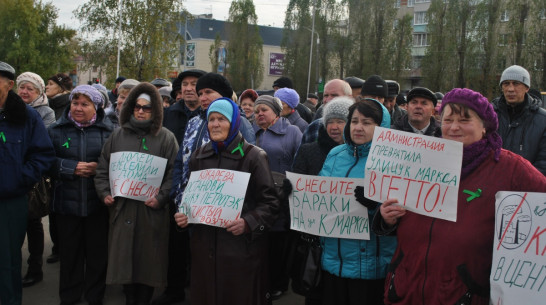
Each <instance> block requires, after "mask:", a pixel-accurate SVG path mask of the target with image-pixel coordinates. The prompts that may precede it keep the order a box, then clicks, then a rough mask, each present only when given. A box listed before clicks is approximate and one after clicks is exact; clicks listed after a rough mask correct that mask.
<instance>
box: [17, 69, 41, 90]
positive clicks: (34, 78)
mask: <svg viewBox="0 0 546 305" xmlns="http://www.w3.org/2000/svg"><path fill="white" fill-rule="evenodd" d="M24 83H31V84H32V85H34V87H36V89H38V95H42V94H44V92H45V84H44V80H43V79H42V78H41V77H40V75H38V74H36V73H32V72H25V73H23V74H21V75H19V76H18V77H17V87H19V86H20V85H22V84H24Z"/></svg>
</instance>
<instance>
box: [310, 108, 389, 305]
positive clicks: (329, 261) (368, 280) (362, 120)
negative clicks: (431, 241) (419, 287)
mask: <svg viewBox="0 0 546 305" xmlns="http://www.w3.org/2000/svg"><path fill="white" fill-rule="evenodd" d="M325 110H326V109H325ZM347 118H348V123H347V124H346V125H345V127H344V130H343V137H344V138H345V144H342V145H339V146H336V147H335V148H334V149H332V150H331V151H330V153H329V154H328V156H327V157H326V161H325V162H324V166H323V167H322V170H321V171H320V173H319V175H320V176H328V177H350V178H364V175H365V165H366V160H367V159H368V154H369V152H370V148H371V144H372V138H373V133H374V130H375V127H377V126H381V127H384V128H389V127H390V121H391V118H390V115H389V111H388V110H387V108H385V106H383V104H381V103H380V102H379V101H377V100H374V99H370V98H366V99H363V100H361V101H358V102H356V103H355V104H353V105H352V106H351V107H350V108H349V115H348V117H347ZM363 204H364V205H365V206H366V207H367V208H368V213H369V217H370V219H371V218H372V216H373V214H374V212H375V210H376V206H375V204H374V203H373V202H370V203H363ZM321 244H322V247H323V252H322V269H323V271H324V272H323V273H322V274H323V276H324V277H323V283H324V291H323V303H322V304H347V305H349V304H350V305H352V304H381V298H382V295H383V283H384V281H385V275H386V273H387V267H388V264H389V261H390V260H391V257H392V254H393V253H394V249H395V247H396V239H395V238H394V237H390V236H389V237H379V236H377V235H375V234H374V233H373V232H370V239H369V240H359V239H344V238H332V237H321Z"/></svg>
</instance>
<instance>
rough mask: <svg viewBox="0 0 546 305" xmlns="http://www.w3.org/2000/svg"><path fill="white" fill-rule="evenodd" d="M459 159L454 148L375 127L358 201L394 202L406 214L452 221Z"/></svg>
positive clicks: (460, 151)
mask: <svg viewBox="0 0 546 305" xmlns="http://www.w3.org/2000/svg"><path fill="white" fill-rule="evenodd" d="M462 156H463V145H462V143H460V142H455V141H450V140H445V139H441V138H435V137H430V136H423V135H418V134H414V133H409V132H404V131H399V130H394V129H386V128H382V127H376V128H375V132H374V135H373V142H372V147H371V149H370V154H369V155H368V160H367V162H366V169H365V172H366V175H365V177H364V189H365V192H364V195H365V196H366V197H367V198H370V199H372V200H375V201H378V202H384V201H385V200H387V199H390V198H396V199H398V202H399V204H400V205H401V206H403V207H405V208H406V209H407V210H409V211H413V212H415V213H418V214H422V215H427V216H431V217H436V218H441V219H446V220H450V221H456V220H457V195H458V192H459V184H460V173H461V165H462Z"/></svg>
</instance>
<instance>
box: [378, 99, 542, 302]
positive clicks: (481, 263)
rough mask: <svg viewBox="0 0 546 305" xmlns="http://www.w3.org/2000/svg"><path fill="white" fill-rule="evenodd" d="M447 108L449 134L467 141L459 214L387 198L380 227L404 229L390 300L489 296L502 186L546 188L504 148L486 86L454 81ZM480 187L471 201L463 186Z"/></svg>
mask: <svg viewBox="0 0 546 305" xmlns="http://www.w3.org/2000/svg"><path fill="white" fill-rule="evenodd" d="M440 113H441V115H442V135H443V137H444V138H445V139H449V140H454V141H458V142H461V143H463V167H462V170H461V183H460V186H459V196H458V202H457V222H452V221H447V220H443V219H437V218H432V217H428V216H424V215H419V214H416V213H412V212H406V211H405V210H404V209H403V208H402V207H401V206H399V205H396V203H397V202H398V200H397V199H389V200H387V201H385V202H384V203H383V204H382V205H381V209H380V211H381V213H380V214H379V213H378V214H377V215H376V217H375V219H374V227H373V229H374V230H375V231H377V232H378V233H382V234H384V233H388V232H392V231H394V230H395V229H396V235H397V237H398V248H397V249H396V253H395V254H394V257H393V260H392V263H391V267H390V268H389V274H388V275H387V281H386V283H385V287H388V289H387V291H385V299H384V300H385V303H386V304H417V303H419V304H421V303H425V304H474V305H475V304H484V305H485V304H489V291H490V288H489V274H490V272H491V258H492V255H493V254H492V251H493V238H494V235H495V194H496V193H497V192H498V191H528V192H544V191H545V190H546V178H545V177H544V176H543V175H542V174H541V173H540V172H539V171H538V170H536V169H535V167H533V165H531V164H530V163H529V162H528V161H527V160H525V159H523V158H521V157H520V156H518V155H516V154H513V153H511V152H509V151H507V150H504V149H502V148H501V147H502V141H501V138H500V136H499V135H498V133H497V128H498V121H497V114H496V113H495V111H494V110H493V107H492V105H491V104H490V103H489V102H488V101H487V99H486V98H485V97H483V96H482V95H481V94H479V93H478V92H475V91H472V90H469V89H459V88H456V89H453V90H451V91H450V92H448V93H447V94H446V95H445V96H444V99H443V100H442V107H441V109H440ZM446 161H447V160H446ZM492 177H494V178H493V179H492ZM477 189H481V194H480V196H478V197H476V198H474V199H472V200H470V201H467V198H468V195H466V194H465V193H464V192H463V191H464V190H477Z"/></svg>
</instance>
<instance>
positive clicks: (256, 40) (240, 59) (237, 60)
mask: <svg viewBox="0 0 546 305" xmlns="http://www.w3.org/2000/svg"><path fill="white" fill-rule="evenodd" d="M257 21H258V17H257V15H256V10H255V7H254V3H253V2H252V0H235V1H233V2H231V6H230V8H229V19H228V22H229V23H228V43H227V47H226V48H227V63H228V66H227V68H226V72H227V78H228V79H229V80H230V82H231V85H232V87H233V89H234V90H235V91H242V90H244V89H248V88H257V87H259V86H260V84H261V82H262V80H263V73H264V71H263V66H262V53H263V41H262V38H261V37H260V33H259V29H258V25H257V24H256V23H257Z"/></svg>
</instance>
